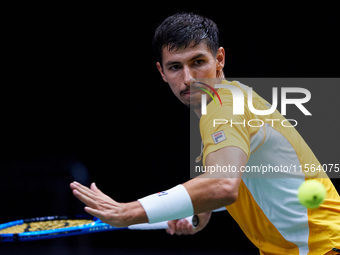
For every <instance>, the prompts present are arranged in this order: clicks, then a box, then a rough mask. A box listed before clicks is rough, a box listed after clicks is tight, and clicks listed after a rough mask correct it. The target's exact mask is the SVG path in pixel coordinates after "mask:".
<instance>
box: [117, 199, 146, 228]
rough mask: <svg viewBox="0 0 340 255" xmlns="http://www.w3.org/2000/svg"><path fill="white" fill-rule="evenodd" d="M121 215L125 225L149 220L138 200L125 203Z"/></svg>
mask: <svg viewBox="0 0 340 255" xmlns="http://www.w3.org/2000/svg"><path fill="white" fill-rule="evenodd" d="M122 215H124V221H125V222H126V224H125V225H126V226H130V225H133V224H139V223H148V222H149V220H148V216H147V215H146V212H145V210H144V208H143V206H142V205H141V204H140V203H139V202H138V201H134V202H130V203H125V204H124V209H123V212H122Z"/></svg>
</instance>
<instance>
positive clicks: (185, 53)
mask: <svg viewBox="0 0 340 255" xmlns="http://www.w3.org/2000/svg"><path fill="white" fill-rule="evenodd" d="M224 57H225V54H224V49H223V48H222V47H221V48H219V50H218V52H217V54H216V56H214V55H213V54H212V52H211V51H210V49H209V48H208V47H207V45H206V44H205V43H200V44H198V45H196V46H194V47H192V46H190V45H189V47H186V48H184V47H183V48H179V49H177V50H173V51H169V50H168V49H167V47H164V49H163V55H162V58H163V59H162V66H163V67H162V66H161V65H160V63H159V62H157V68H158V70H159V72H160V73H161V75H162V78H163V80H164V81H165V82H167V83H168V84H169V85H170V88H171V90H172V92H173V93H174V94H175V96H176V97H177V98H178V99H179V100H180V101H181V102H182V103H184V104H185V105H187V106H189V105H190V104H191V105H193V103H194V102H195V104H197V102H200V98H201V93H202V91H201V90H199V89H196V90H195V89H192V90H191V89H190V88H191V86H190V85H192V84H193V82H194V81H195V79H197V78H217V77H219V78H220V77H222V76H223V67H224Z"/></svg>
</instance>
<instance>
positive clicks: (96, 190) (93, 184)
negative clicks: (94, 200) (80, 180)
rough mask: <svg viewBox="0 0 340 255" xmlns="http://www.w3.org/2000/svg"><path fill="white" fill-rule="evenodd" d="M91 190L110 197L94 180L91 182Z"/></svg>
mask: <svg viewBox="0 0 340 255" xmlns="http://www.w3.org/2000/svg"><path fill="white" fill-rule="evenodd" d="M91 190H92V191H93V192H94V193H96V194H97V195H100V196H102V197H109V196H108V195H106V194H104V193H103V192H102V191H101V190H100V189H98V188H97V185H96V183H94V182H93V183H92V184H91Z"/></svg>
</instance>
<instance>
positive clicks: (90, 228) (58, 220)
mask: <svg viewBox="0 0 340 255" xmlns="http://www.w3.org/2000/svg"><path fill="white" fill-rule="evenodd" d="M186 219H187V220H188V221H189V223H191V224H193V226H194V227H196V226H197V225H198V218H197V216H190V217H187V218H186ZM168 227H169V226H168V223H167V221H163V222H159V223H153V224H149V223H143V224H136V225H131V226H128V227H124V228H116V227H113V226H111V225H109V224H106V223H103V222H102V221H101V220H100V219H98V218H96V217H93V216H87V215H76V216H75V217H69V216H47V217H37V218H31V219H25V220H17V221H11V222H8V223H3V224H0V242H16V241H34V240H42V239H50V238H57V237H65V236H73V235H82V234H88V233H95V232H103V231H114V230H125V229H131V230H155V229H166V228H168Z"/></svg>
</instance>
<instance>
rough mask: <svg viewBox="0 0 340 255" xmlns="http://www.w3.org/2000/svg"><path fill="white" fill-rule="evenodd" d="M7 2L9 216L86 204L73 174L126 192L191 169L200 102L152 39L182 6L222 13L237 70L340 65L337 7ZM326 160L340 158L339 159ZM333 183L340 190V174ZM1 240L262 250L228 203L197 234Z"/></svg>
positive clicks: (69, 250) (37, 247) (142, 191)
mask: <svg viewBox="0 0 340 255" xmlns="http://www.w3.org/2000/svg"><path fill="white" fill-rule="evenodd" d="M129 5H130V6H129ZM3 7H4V8H2V12H3V15H2V17H3V22H2V25H1V27H2V28H1V38H2V39H1V42H2V49H1V62H2V70H1V93H0V99H1V100H0V119H1V122H0V170H1V173H2V178H1V185H0V186H1V187H0V190H1V193H2V200H1V201H2V202H1V207H2V210H1V213H0V221H1V222H6V221H10V220H16V219H20V218H29V217H34V216H44V215H54V214H72V213H82V212H83V206H82V205H81V203H79V202H78V201H76V199H75V198H74V197H73V196H72V194H71V192H70V190H69V183H70V182H71V181H72V180H74V179H76V180H78V181H81V182H83V183H84V184H87V185H88V184H89V183H90V182H92V181H95V182H96V184H97V186H98V187H99V188H100V189H101V190H102V191H104V192H105V193H107V194H108V195H110V196H112V197H113V198H114V199H116V200H117V201H120V202H128V201H133V200H136V199H138V198H140V197H143V196H145V195H148V194H150V193H154V192H157V191H161V190H165V189H168V188H171V187H172V186H174V185H176V184H178V183H181V182H184V181H186V180H188V179H189V171H187V170H185V169H186V168H187V167H188V166H189V161H188V157H189V135H188V132H189V110H188V109H187V108H186V107H184V106H182V105H181V103H180V102H179V101H178V100H177V99H176V98H175V97H174V96H173V95H172V92H171V91H170V89H169V88H168V85H167V84H166V83H164V82H163V80H162V79H161V77H160V75H159V73H158V71H157V69H156V65H155V59H154V56H153V49H152V46H151V41H152V36H153V33H154V30H155V29H156V27H157V25H158V24H160V23H161V22H162V21H163V20H164V19H165V18H166V17H167V16H169V15H171V14H174V13H176V12H180V11H192V12H194V13H199V14H201V15H204V16H207V17H209V18H212V19H213V20H214V21H215V22H216V23H217V25H218V26H219V28H220V32H221V46H223V47H224V48H225V50H226V66H225V74H226V76H227V77H338V76H339V65H338V62H339V50H338V45H339V37H338V33H337V31H338V30H337V28H338V19H337V16H336V15H335V14H334V13H333V12H332V9H333V7H332V6H328V7H325V6H311V5H309V6H303V7H302V8H297V7H296V6H282V5H275V6H259V5H254V6H249V5H248V4H247V6H245V4H244V5H242V4H240V5H239V6H236V5H235V6H232V5H230V4H224V3H216V4H214V5H213V6H209V7H207V6H206V5H200V4H197V5H195V6H192V4H191V5H189V4H188V5H187V6H180V5H179V4H178V3H171V2H164V3H161V4H160V3H159V4H158V3H157V5H150V6H147V5H146V4H145V3H139V4H134V3H129V4H127V5H124V4H118V3H117V4H114V5H113V4H112V5H103V6H99V5H93V4H85V3H81V4H70V3H68V4H60V3H54V4H51V3H49V4H48V5H47V4H39V5H33V4H31V3H25V4H23V3H20V4H18V3H14V4H12V5H7V6H3ZM334 8H335V7H334ZM334 89H335V90H334V93H335V92H337V91H339V89H337V88H334ZM254 90H256V88H254ZM327 93H331V92H327ZM325 96H327V95H326V94H325ZM312 100H313V95H312ZM322 128H325V127H324V126H322V125H321V124H320V123H318V124H316V125H315V126H313V128H310V127H309V128H306V129H305V130H299V132H300V133H301V134H302V136H304V131H305V132H308V134H309V136H308V137H311V138H312V137H313V135H314V134H315V135H317V134H319V133H320V132H325V129H322ZM313 130H314V131H313ZM332 137H333V136H332ZM311 138H309V139H306V138H305V140H306V141H307V143H309V142H313V141H312V139H311ZM336 139H337V140H336ZM335 141H339V138H338V137H335ZM325 144H327V143H322V145H321V146H322V148H319V150H320V151H324V153H327V150H332V151H335V150H337V144H332V146H326V145H325ZM311 147H312V149H314V148H315V147H317V146H315V145H313V146H311ZM313 147H314V148H313ZM316 155H317V156H318V154H317V153H316ZM325 163H340V162H339V161H338V158H334V159H333V162H325ZM334 183H335V185H336V186H337V187H338V189H339V182H338V180H334ZM126 241H128V245H127V242H126ZM240 244H241V245H240ZM1 250H3V251H6V252H7V253H6V254H30V253H32V254H39V253H40V252H41V253H42V254H46V253H47V252H48V253H49V254H52V253H53V252H55V253H57V254H78V252H79V254H80V253H81V254H94V253H96V254H98V252H100V253H101V254H106V253H112V254H120V252H126V251H127V252H129V253H134V254H139V253H143V252H144V253H145V254H158V253H159V252H162V253H165V254H167V253H166V251H168V253H169V254H172V253H174V252H176V253H179V254H186V253H188V254H189V253H190V252H195V253H196V254H200V253H199V252H198V250H200V252H202V254H204V251H207V252H208V251H209V253H212V252H215V253H216V254H219V252H222V251H224V252H226V251H228V250H230V251H234V252H237V251H239V252H241V251H247V252H248V253H247V254H250V252H255V254H256V253H257V249H256V248H255V247H254V246H253V245H252V244H251V243H250V241H249V240H248V239H247V238H246V236H245V235H244V234H243V233H242V231H241V230H240V229H239V228H238V226H237V224H236V223H235V222H234V221H233V220H232V218H231V217H230V216H228V215H227V213H226V212H221V213H216V214H215V215H214V216H213V218H212V220H211V223H210V224H209V225H208V227H207V228H206V229H205V230H204V231H203V232H201V233H199V234H197V235H195V236H188V237H183V236H181V237H177V236H175V237H171V236H168V235H167V234H165V232H164V231H155V232H154V231H147V232H143V233H140V232H120V233H114V232H111V233H99V234H93V235H88V236H81V237H70V238H66V239H61V240H47V241H41V242H34V243H26V244H1V245H0V251H1ZM152 252H154V253H152ZM235 254H238V253H235Z"/></svg>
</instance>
